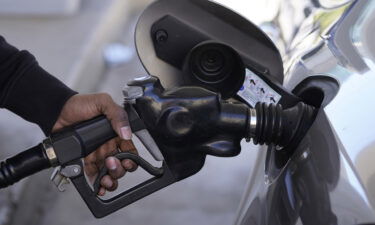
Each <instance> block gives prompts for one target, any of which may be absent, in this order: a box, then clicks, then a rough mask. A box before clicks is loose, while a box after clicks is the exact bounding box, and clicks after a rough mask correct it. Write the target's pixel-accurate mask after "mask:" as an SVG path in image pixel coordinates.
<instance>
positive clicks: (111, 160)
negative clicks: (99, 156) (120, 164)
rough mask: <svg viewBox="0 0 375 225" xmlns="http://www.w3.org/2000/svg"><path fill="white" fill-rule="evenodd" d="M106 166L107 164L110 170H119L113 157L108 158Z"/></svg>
mask: <svg viewBox="0 0 375 225" xmlns="http://www.w3.org/2000/svg"><path fill="white" fill-rule="evenodd" d="M106 164H107V167H108V169H110V170H116V168H117V166H116V161H115V159H114V158H113V157H110V158H108V159H107V163H106Z"/></svg>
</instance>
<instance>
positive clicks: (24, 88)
mask: <svg viewBox="0 0 375 225" xmlns="http://www.w3.org/2000/svg"><path fill="white" fill-rule="evenodd" d="M74 94H76V92H75V91H73V90H71V89H70V88H68V87H67V86H66V85H64V84H63V83H62V82H61V81H59V80H58V79H56V78H55V77H53V76H51V75H50V74H49V73H48V72H46V71H45V70H43V69H42V68H41V67H40V66H39V65H38V62H37V61H36V60H35V58H34V56H33V55H31V54H30V53H29V52H27V51H19V50H18V49H16V48H15V47H13V46H11V45H9V44H8V43H7V42H6V41H5V39H4V38H3V37H1V36H0V107H1V108H6V109H8V110H10V111H12V112H13V113H16V114H17V115H19V116H21V117H22V118H24V119H25V120H28V121H30V122H33V123H36V124H38V125H39V126H40V128H41V129H42V130H43V132H44V133H45V134H49V133H50V132H51V130H52V127H53V125H54V124H55V122H56V120H57V118H58V116H59V114H60V111H61V110H62V107H63V106H64V104H65V102H66V101H67V100H68V99H69V98H70V97H71V96H72V95H74Z"/></svg>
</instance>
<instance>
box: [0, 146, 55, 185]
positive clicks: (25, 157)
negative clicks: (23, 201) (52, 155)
mask: <svg viewBox="0 0 375 225" xmlns="http://www.w3.org/2000/svg"><path fill="white" fill-rule="evenodd" d="M49 167H51V164H50V162H49V160H48V158H47V155H46V153H45V151H44V148H43V145H42V144H39V145H37V146H34V147H32V148H30V149H27V150H26V151H23V152H21V153H19V154H18V155H16V156H13V157H11V158H8V159H7V160H5V161H3V162H1V163H0V188H5V187H8V186H10V185H12V184H14V183H16V182H17V181H19V180H21V179H22V178H25V177H27V176H30V175H32V174H34V173H36V172H39V171H41V170H44V169H47V168H49Z"/></svg>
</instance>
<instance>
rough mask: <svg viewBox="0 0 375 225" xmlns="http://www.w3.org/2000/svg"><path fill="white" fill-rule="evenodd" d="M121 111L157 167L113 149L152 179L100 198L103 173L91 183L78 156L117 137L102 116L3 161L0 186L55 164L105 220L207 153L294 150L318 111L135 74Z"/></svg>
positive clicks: (188, 171) (198, 164) (196, 165)
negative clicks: (252, 147) (167, 84)
mask: <svg viewBox="0 0 375 225" xmlns="http://www.w3.org/2000/svg"><path fill="white" fill-rule="evenodd" d="M124 97H125V102H124V108H125V110H126V111H127V113H128V117H129V123H130V126H131V128H132V131H133V133H134V134H135V135H136V136H137V137H138V138H139V139H140V141H141V142H142V143H143V144H144V146H145V147H146V149H147V150H148V151H149V152H150V153H151V155H152V156H153V157H154V158H155V160H157V161H162V167H160V168H157V167H154V166H152V165H151V164H150V163H148V162H147V161H146V160H144V159H143V158H142V157H140V156H138V155H135V154H132V153H118V154H116V155H115V157H117V158H118V159H120V160H122V159H131V160H133V161H134V162H136V163H137V164H138V165H139V166H140V167H142V168H143V169H145V170H146V171H147V172H148V173H149V174H151V175H152V176H153V178H151V179H149V180H147V181H145V182H143V183H141V184H139V185H137V186H135V187H133V188H131V189H129V190H126V191H124V192H123V193H121V194H119V195H117V196H115V197H113V198H111V199H108V200H103V199H101V198H99V197H98V196H97V193H98V190H99V187H100V185H99V181H100V179H101V178H102V177H103V176H104V175H105V174H107V170H106V169H103V170H102V171H100V174H99V175H98V177H97V179H96V181H95V182H94V185H93V188H91V187H90V185H89V184H88V182H87V180H86V178H85V175H84V172H83V171H84V170H83V163H82V159H81V158H83V157H85V156H87V155H88V154H90V153H91V152H92V151H94V150H95V149H97V148H98V147H99V146H100V145H102V144H103V143H105V142H106V141H107V140H109V139H111V138H113V137H115V136H116V134H115V132H114V131H113V130H112V128H111V125H110V123H109V121H108V120H107V119H106V118H105V117H103V116H102V117H98V118H95V119H93V120H89V121H85V122H83V123H80V124H77V125H74V126H71V127H68V128H65V129H64V130H62V131H60V132H57V133H54V134H52V135H51V136H50V137H48V138H47V139H46V140H45V141H44V142H43V143H42V144H40V145H38V146H35V147H33V148H31V149H29V150H27V151H24V152H22V153H20V154H18V155H16V156H14V157H12V158H10V159H7V160H6V161H5V162H2V163H1V164H0V187H2V188H3V187H6V186H8V185H11V184H13V183H14V182H17V181H18V180H20V179H22V178H24V177H26V176H29V175H31V174H33V173H35V172H38V171H40V170H43V169H46V168H48V167H51V166H53V167H56V166H59V169H58V171H56V172H55V173H54V175H53V181H54V182H55V183H56V184H57V186H58V187H59V189H61V184H63V183H65V182H66V179H67V178H69V179H70V180H71V181H72V183H73V185H74V186H75V187H76V189H77V191H78V192H79V194H80V195H81V197H82V198H83V200H84V201H85V202H86V204H87V206H88V207H89V209H90V210H91V212H92V213H93V214H94V216H95V217H98V218H100V217H104V216H106V215H108V214H111V213H113V212H114V211H116V210H118V209H120V208H123V207H125V206H127V205H129V204H131V203H133V202H135V201H137V200H139V199H141V198H143V197H145V196H147V195H149V194H151V193H153V192H156V191H158V190H160V189H162V188H164V187H166V186H168V185H170V184H173V183H175V182H177V181H179V180H182V179H184V178H187V177H189V176H191V175H193V174H195V173H197V172H198V171H199V170H200V169H201V168H202V167H203V165H204V162H205V158H206V155H213V156H219V157H231V156H235V155H237V154H239V153H240V151H241V146H240V141H241V140H242V139H243V138H245V139H246V140H247V141H250V140H251V139H252V140H253V142H254V143H255V144H275V145H278V146H279V147H285V148H288V147H291V146H294V145H296V144H298V142H299V140H301V138H302V137H303V136H304V134H305V133H306V131H307V129H308V128H309V127H310V125H311V123H312V122H313V120H314V117H315V109H314V108H313V107H312V106H309V105H306V104H304V103H302V102H300V103H298V104H297V105H295V106H294V107H292V108H289V109H285V110H283V109H282V107H281V106H280V105H266V104H258V105H257V106H256V107H255V108H250V107H249V106H247V105H245V104H243V103H239V102H230V101H224V100H222V99H221V96H220V94H218V93H215V92H211V91H209V90H207V89H204V88H202V87H193V86H190V87H178V88H175V89H171V90H164V88H163V87H162V85H161V83H160V81H159V79H158V78H156V77H154V76H146V77H143V78H140V79H135V80H133V81H132V82H130V83H129V84H128V87H126V88H125V90H124Z"/></svg>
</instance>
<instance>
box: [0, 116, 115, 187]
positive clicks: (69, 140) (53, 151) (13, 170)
mask: <svg viewBox="0 0 375 225" xmlns="http://www.w3.org/2000/svg"><path fill="white" fill-rule="evenodd" d="M116 136H117V135H116V133H115V132H114V131H113V129H112V126H111V124H110V122H109V121H108V120H107V118H106V117H105V116H99V117H96V118H94V119H91V120H88V121H85V122H81V123H78V124H75V125H72V126H70V127H67V128H64V129H62V130H60V131H57V132H55V133H53V134H52V135H51V136H49V137H48V138H46V139H45V140H44V141H43V142H42V143H40V144H38V145H36V146H34V147H32V148H30V149H27V150H25V151H23V152H21V153H19V154H17V155H15V156H13V157H11V158H8V159H6V160H5V161H3V162H1V163H0V188H5V187H7V186H9V185H12V184H14V183H15V182H18V181H19V180H21V179H23V178H25V177H27V176H30V175H32V174H34V173H37V172H39V171H41V170H44V169H47V168H50V167H56V166H59V165H64V164H67V163H69V162H71V161H73V160H76V159H80V158H83V157H85V156H87V155H89V154H90V153H91V152H93V151H95V150H96V149H97V148H98V147H100V146H101V145H102V144H104V143H105V142H106V141H108V140H110V139H112V138H114V137H116Z"/></svg>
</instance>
